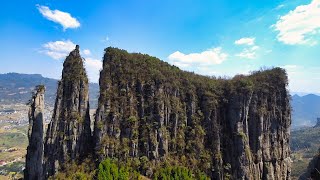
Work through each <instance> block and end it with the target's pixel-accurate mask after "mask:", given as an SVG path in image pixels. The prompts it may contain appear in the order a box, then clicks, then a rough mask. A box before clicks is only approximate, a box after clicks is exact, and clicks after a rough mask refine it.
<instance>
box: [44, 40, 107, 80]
mask: <svg viewBox="0 0 320 180" xmlns="http://www.w3.org/2000/svg"><path fill="white" fill-rule="evenodd" d="M42 46H43V49H42V50H41V51H40V53H44V54H46V55H48V56H49V57H51V58H53V59H56V60H64V59H65V58H66V56H68V54H69V53H70V52H71V51H72V50H74V49H75V47H76V44H74V43H73V42H72V41H70V40H67V41H52V42H48V43H46V44H44V45H42ZM81 53H83V54H84V55H86V58H85V60H84V65H85V67H86V70H87V73H88V77H89V80H90V81H91V82H98V80H99V72H100V69H101V68H102V62H101V61H100V60H97V59H94V58H92V56H91V51H90V50H89V49H84V50H83V51H81Z"/></svg>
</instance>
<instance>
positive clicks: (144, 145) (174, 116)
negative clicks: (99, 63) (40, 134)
mask: <svg viewBox="0 0 320 180" xmlns="http://www.w3.org/2000/svg"><path fill="white" fill-rule="evenodd" d="M99 83H100V97H99V105H98V109H97V112H96V117H95V125H94V149H95V150H94V151H95V156H96V158H97V159H98V161H100V160H102V159H103V158H105V157H116V158H118V159H120V160H121V159H130V158H131V159H134V158H143V159H145V158H147V159H148V160H149V161H150V164H149V165H150V168H149V169H150V171H151V174H152V166H154V167H155V166H156V165H155V164H157V163H160V162H164V161H166V162H167V163H173V164H177V163H178V164H180V165H183V166H188V167H189V168H191V169H192V168H195V167H197V168H198V169H199V170H201V171H203V172H205V173H207V174H208V175H210V176H211V177H212V179H290V172H291V168H290V166H291V160H290V149H289V136H290V125H291V111H290V102H289V99H290V95H289V94H288V91H287V89H286V87H287V84H288V80H287V75H286V72H285V71H284V70H283V69H281V68H274V69H270V70H265V71H257V72H254V73H252V74H251V75H249V76H236V77H235V78H233V79H231V80H223V79H215V78H209V77H204V76H199V75H196V74H193V73H189V72H184V71H181V70H179V69H178V68H177V67H174V66H170V65H169V64H167V63H165V62H162V61H160V60H158V59H156V58H154V57H150V56H148V55H142V54H129V53H127V52H126V51H123V50H119V49H115V48H107V49H106V50H105V55H104V61H103V70H102V71H101V73H100V81H99ZM141 171H142V173H145V174H148V173H146V172H145V171H144V170H141ZM150 171H149V172H150Z"/></svg>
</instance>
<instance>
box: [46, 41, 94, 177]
mask: <svg viewBox="0 0 320 180" xmlns="http://www.w3.org/2000/svg"><path fill="white" fill-rule="evenodd" d="M91 142H92V136H91V128H90V115H89V93H88V78H87V75H86V71H85V69H84V67H83V59H82V58H81V56H80V53H79V46H78V45H77V46H76V49H75V50H73V51H72V52H71V53H70V54H69V56H68V57H67V58H66V60H65V61H64V63H63V70H62V79H61V81H60V82H59V84H58V89H57V97H56V101H55V106H54V111H53V117H52V120H51V122H50V124H49V125H48V129H47V134H46V138H45V145H44V172H45V176H46V177H48V176H51V175H54V174H55V173H56V172H57V171H59V170H63V169H64V168H65V167H64V165H66V164H67V163H68V162H79V161H81V160H83V159H84V158H85V157H87V156H88V155H89V154H90V153H91V152H92V149H91V147H92V145H91Z"/></svg>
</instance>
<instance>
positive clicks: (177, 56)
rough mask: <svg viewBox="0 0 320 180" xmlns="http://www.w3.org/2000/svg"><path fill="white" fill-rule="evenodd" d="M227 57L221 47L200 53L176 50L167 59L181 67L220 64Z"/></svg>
mask: <svg viewBox="0 0 320 180" xmlns="http://www.w3.org/2000/svg"><path fill="white" fill-rule="evenodd" d="M227 57H228V54H226V53H223V52H222V49H221V47H218V48H213V49H209V50H206V51H203V52H200V53H191V54H184V53H181V52H180V51H176V52H174V53H172V54H171V55H169V57H168V59H169V61H170V62H171V63H172V64H174V65H176V66H178V67H181V68H185V67H190V66H192V65H198V66H205V65H215V64H221V63H222V62H223V61H225V60H226V59H227Z"/></svg>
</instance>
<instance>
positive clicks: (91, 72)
mask: <svg viewBox="0 0 320 180" xmlns="http://www.w3.org/2000/svg"><path fill="white" fill-rule="evenodd" d="M84 63H85V66H86V70H87V73H88V76H89V80H90V81H91V82H98V81H99V74H100V70H101V69H102V61H100V60H97V59H93V58H90V57H89V58H85V61H84Z"/></svg>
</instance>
